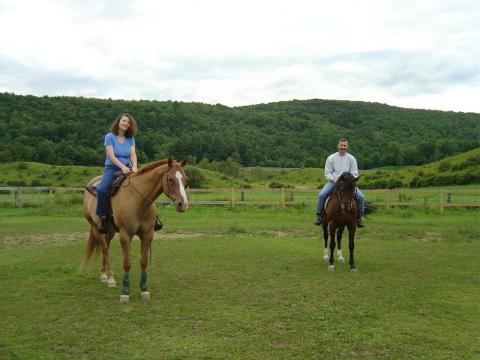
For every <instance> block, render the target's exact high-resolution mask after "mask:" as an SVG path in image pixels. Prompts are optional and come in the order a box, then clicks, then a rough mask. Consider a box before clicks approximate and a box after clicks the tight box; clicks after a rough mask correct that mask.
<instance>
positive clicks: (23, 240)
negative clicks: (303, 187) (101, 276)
mask: <svg viewBox="0 0 480 360" xmlns="http://www.w3.org/2000/svg"><path fill="white" fill-rule="evenodd" d="M233 233H234V234H238V235H244V236H249V235H264V236H274V237H299V236H300V237H310V236H313V237H318V236H320V234H316V233H314V232H308V231H302V230H298V229H295V230H292V231H273V230H261V231H253V232H249V231H248V229H242V231H238V232H237V231H235V232H233ZM225 234H232V231H231V229H226V230H224V231H220V232H188V231H175V232H162V231H161V232H156V233H155V234H154V240H175V239H181V238H193V237H201V236H207V235H218V236H224V235H225ZM117 238H118V234H116V235H115V237H114V238H113V241H115V240H116V239H117ZM87 239H88V232H86V231H85V232H83V231H77V232H70V233H30V234H8V235H0V247H1V246H18V245H45V244H62V243H71V242H76V241H83V242H86V241H87ZM133 239H134V240H137V239H138V237H137V236H135V237H134V238H133Z"/></svg>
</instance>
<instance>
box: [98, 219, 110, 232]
mask: <svg viewBox="0 0 480 360" xmlns="http://www.w3.org/2000/svg"><path fill="white" fill-rule="evenodd" d="M97 231H98V232H99V233H100V234H106V233H108V223H107V217H106V216H100V222H99V223H98V226H97Z"/></svg>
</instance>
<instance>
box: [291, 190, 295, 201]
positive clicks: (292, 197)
mask: <svg viewBox="0 0 480 360" xmlns="http://www.w3.org/2000/svg"><path fill="white" fill-rule="evenodd" d="M290 201H292V202H293V201H295V196H294V195H293V191H291V192H290Z"/></svg>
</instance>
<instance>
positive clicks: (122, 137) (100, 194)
mask: <svg viewBox="0 0 480 360" xmlns="http://www.w3.org/2000/svg"><path fill="white" fill-rule="evenodd" d="M136 132H137V122H136V120H135V118H134V117H133V116H132V115H130V114H128V113H124V114H120V115H119V116H118V117H117V118H116V119H115V121H114V122H113V124H112V126H111V130H110V132H109V133H108V134H107V135H105V141H104V146H105V150H106V153H107V156H106V159H105V169H104V170H103V174H102V179H101V181H100V183H99V184H98V185H97V209H96V214H97V215H98V217H99V218H100V223H99V224H98V232H99V233H101V234H106V233H107V232H108V219H107V214H106V211H107V205H108V201H109V191H110V186H111V184H112V181H113V179H114V177H115V174H116V173H118V172H120V171H121V172H123V173H124V174H130V173H133V174H134V173H136V172H137V153H136V151H135V134H136ZM161 228H162V225H161V223H160V222H159V220H158V217H157V223H156V224H155V230H160V229H161Z"/></svg>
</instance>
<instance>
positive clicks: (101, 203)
mask: <svg viewBox="0 0 480 360" xmlns="http://www.w3.org/2000/svg"><path fill="white" fill-rule="evenodd" d="M118 171H121V170H120V168H119V167H117V166H115V165H105V169H104V170H103V174H102V179H101V180H100V183H99V184H98V185H97V211H96V212H95V213H96V214H97V215H98V216H105V215H106V213H105V212H106V210H107V204H108V197H109V196H108V193H109V191H110V185H112V181H113V177H114V176H115V173H116V172H118Z"/></svg>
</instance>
